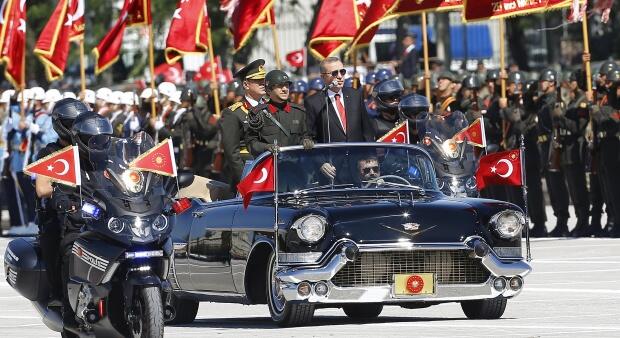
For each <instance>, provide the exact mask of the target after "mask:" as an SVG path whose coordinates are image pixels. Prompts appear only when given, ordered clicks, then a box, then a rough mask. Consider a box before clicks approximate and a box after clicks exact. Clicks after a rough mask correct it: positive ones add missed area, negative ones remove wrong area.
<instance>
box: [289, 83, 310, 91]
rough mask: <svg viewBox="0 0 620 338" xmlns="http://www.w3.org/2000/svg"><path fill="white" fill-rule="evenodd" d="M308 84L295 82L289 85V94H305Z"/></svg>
mask: <svg viewBox="0 0 620 338" xmlns="http://www.w3.org/2000/svg"><path fill="white" fill-rule="evenodd" d="M307 92H308V83H306V81H304V80H297V81H295V82H293V84H292V85H291V93H304V94H305V93H307Z"/></svg>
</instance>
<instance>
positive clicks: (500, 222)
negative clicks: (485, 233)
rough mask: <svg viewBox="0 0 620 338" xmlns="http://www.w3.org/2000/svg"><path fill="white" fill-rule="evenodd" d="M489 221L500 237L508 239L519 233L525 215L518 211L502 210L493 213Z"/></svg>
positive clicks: (523, 223)
mask: <svg viewBox="0 0 620 338" xmlns="http://www.w3.org/2000/svg"><path fill="white" fill-rule="evenodd" d="M490 223H491V226H492V227H493V230H494V231H495V232H496V233H497V234H498V235H499V236H500V237H501V238H505V239H510V238H514V237H516V236H518V235H519V234H521V230H522V229H523V226H524V225H525V217H523V214H522V213H521V212H519V211H514V210H504V211H501V212H498V213H497V214H495V215H493V217H491V221H490Z"/></svg>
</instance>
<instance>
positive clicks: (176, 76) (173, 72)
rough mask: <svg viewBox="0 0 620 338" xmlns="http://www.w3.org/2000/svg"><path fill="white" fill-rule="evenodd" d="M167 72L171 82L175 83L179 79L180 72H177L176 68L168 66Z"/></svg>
mask: <svg viewBox="0 0 620 338" xmlns="http://www.w3.org/2000/svg"><path fill="white" fill-rule="evenodd" d="M168 72H169V74H170V80H173V81H172V82H174V83H176V82H178V81H179V80H180V79H181V73H179V70H178V69H176V68H174V67H170V68H168Z"/></svg>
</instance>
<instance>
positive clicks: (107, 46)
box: [93, 0, 151, 75]
mask: <svg viewBox="0 0 620 338" xmlns="http://www.w3.org/2000/svg"><path fill="white" fill-rule="evenodd" d="M147 24H151V0H125V3H124V5H123V8H122V9H121V13H120V14H119V16H118V20H116V23H115V24H114V26H112V28H111V29H110V31H109V32H108V34H106V36H104V37H103V39H101V41H100V42H99V44H98V45H97V47H95V48H94V49H93V53H94V54H95V74H97V75H99V74H100V73H101V72H103V71H104V70H106V69H107V68H109V67H110V66H112V65H113V64H114V63H115V62H116V61H117V60H118V58H119V54H120V51H121V45H122V44H123V34H124V33H125V28H127V26H135V25H147Z"/></svg>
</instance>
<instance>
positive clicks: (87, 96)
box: [84, 89, 97, 104]
mask: <svg viewBox="0 0 620 338" xmlns="http://www.w3.org/2000/svg"><path fill="white" fill-rule="evenodd" d="M95 101H97V95H96V94H95V92H94V91H92V90H90V89H86V90H85V91H84V103H88V104H95Z"/></svg>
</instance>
